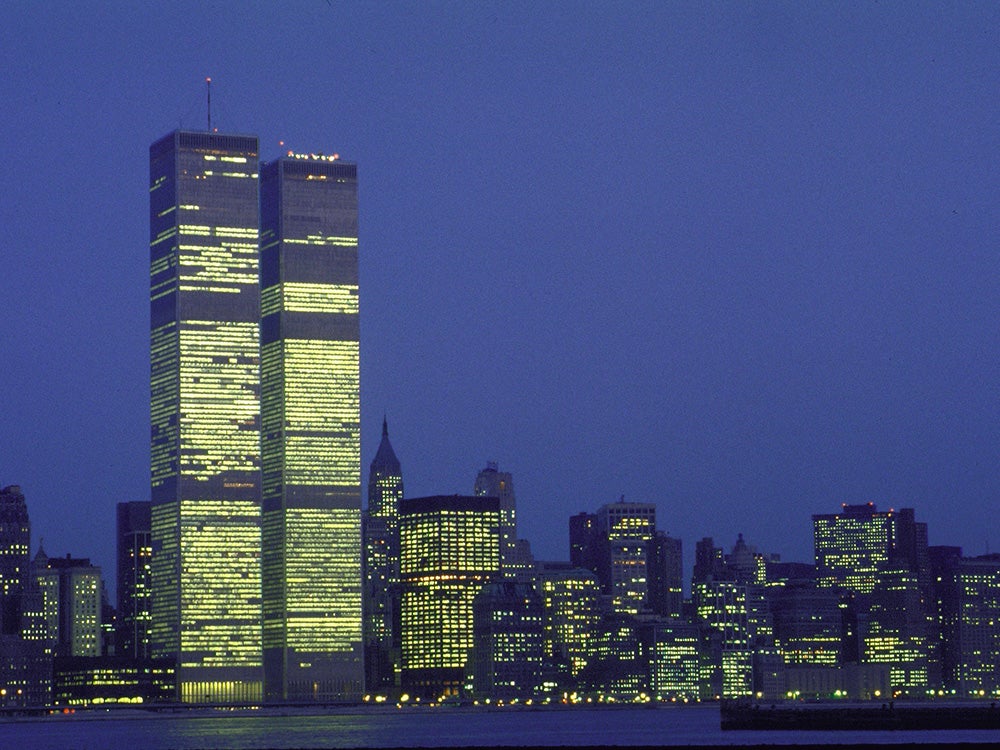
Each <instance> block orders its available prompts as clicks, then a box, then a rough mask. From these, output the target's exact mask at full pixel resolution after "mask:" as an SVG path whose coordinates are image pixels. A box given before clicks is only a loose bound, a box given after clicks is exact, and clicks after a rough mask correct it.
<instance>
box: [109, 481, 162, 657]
mask: <svg viewBox="0 0 1000 750" xmlns="http://www.w3.org/2000/svg"><path fill="white" fill-rule="evenodd" d="M117 530H118V638H117V650H116V655H117V656H127V657H131V658H133V659H148V658H149V624H150V619H151V617H152V613H151V609H150V598H151V596H152V592H151V590H150V580H149V577H150V567H151V564H152V557H153V545H152V541H151V539H150V535H151V531H150V504H149V503H148V502H145V501H141V500H139V501H133V502H126V503H118V510H117Z"/></svg>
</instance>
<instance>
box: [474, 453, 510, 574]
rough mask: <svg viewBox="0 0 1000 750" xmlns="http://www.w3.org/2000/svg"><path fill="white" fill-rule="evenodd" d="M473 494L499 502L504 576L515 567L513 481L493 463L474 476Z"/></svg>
mask: <svg viewBox="0 0 1000 750" xmlns="http://www.w3.org/2000/svg"><path fill="white" fill-rule="evenodd" d="M474 494H475V495H477V496H479V497H495V498H496V499H497V500H498V501H499V502H500V570H501V572H502V573H503V575H504V576H508V573H512V572H513V570H512V569H513V568H515V567H516V565H515V562H516V556H517V555H516V546H517V503H516V501H515V499H514V479H513V477H512V476H511V474H510V472H509V471H500V467H499V465H498V464H497V463H496V462H494V461H487V462H486V468H485V469H483V470H482V471H480V472H479V474H478V475H477V476H476V484H475V488H474Z"/></svg>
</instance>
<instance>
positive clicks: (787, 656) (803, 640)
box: [766, 579, 843, 665]
mask: <svg viewBox="0 0 1000 750" xmlns="http://www.w3.org/2000/svg"><path fill="white" fill-rule="evenodd" d="M766 595H767V599H768V602H769V604H770V609H771V614H772V617H773V621H774V640H775V645H776V646H777V647H778V649H779V650H780V652H781V655H782V657H783V659H784V663H785V664H789V665H798V664H827V665H835V664H840V663H841V662H842V659H843V612H842V610H841V606H840V595H839V593H838V592H837V590H835V589H831V588H820V587H818V586H816V584H815V582H814V581H813V580H811V579H797V580H794V581H788V582H786V583H785V584H784V585H780V586H770V587H768V588H767V590H766Z"/></svg>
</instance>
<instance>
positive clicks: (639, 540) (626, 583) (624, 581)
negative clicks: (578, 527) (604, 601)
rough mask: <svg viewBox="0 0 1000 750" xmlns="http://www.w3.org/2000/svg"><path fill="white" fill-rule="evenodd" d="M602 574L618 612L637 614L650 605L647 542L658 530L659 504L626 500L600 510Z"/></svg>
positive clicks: (600, 564) (598, 517) (604, 583)
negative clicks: (648, 602)
mask: <svg viewBox="0 0 1000 750" xmlns="http://www.w3.org/2000/svg"><path fill="white" fill-rule="evenodd" d="M597 530H598V534H599V542H598V544H599V555H598V571H597V574H598V577H599V578H600V579H601V586H602V588H603V590H604V593H606V594H608V595H609V596H611V603H612V607H613V608H614V610H615V611H616V612H623V613H628V614H635V613H638V612H640V611H642V610H644V609H645V608H646V606H647V594H648V573H647V556H646V545H647V543H648V542H649V541H650V540H651V539H652V538H653V534H654V533H655V532H656V506H655V505H653V504H652V503H636V502H626V501H625V500H624V499H622V500H619V501H618V502H616V503H608V504H606V505H602V506H601V507H600V508H599V509H598V510H597Z"/></svg>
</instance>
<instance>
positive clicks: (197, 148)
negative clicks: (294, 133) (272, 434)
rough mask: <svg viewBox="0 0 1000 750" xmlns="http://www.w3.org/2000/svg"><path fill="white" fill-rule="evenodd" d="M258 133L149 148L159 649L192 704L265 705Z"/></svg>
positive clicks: (194, 137) (188, 137)
mask: <svg viewBox="0 0 1000 750" xmlns="http://www.w3.org/2000/svg"><path fill="white" fill-rule="evenodd" d="M257 154H258V148H257V138H256V136H242V135H222V134H217V133H207V132H182V131H175V132H173V133H171V134H169V135H167V136H165V137H164V138H162V139H160V140H159V141H157V142H156V143H154V144H153V145H152V146H150V149H149V170H150V187H149V209H150V212H149V214H150V217H149V227H150V349H151V352H150V354H151V368H150V369H151V372H150V397H151V402H150V416H151V464H152V465H151V485H152V486H151V499H152V513H151V516H152V518H151V535H152V546H153V558H152V570H151V583H152V592H153V597H152V599H153V601H152V626H151V651H152V656H153V657H154V658H157V657H169V658H175V659H176V660H177V678H178V697H179V699H180V700H182V701H185V702H191V703H227V702H228V703H231V702H244V701H257V700H259V699H260V697H261V690H262V678H263V670H262V664H261V589H260V586H261V579H260V373H259V358H260V351H259V337H258V331H259V326H260V312H259V310H260V307H259V292H258V283H259V279H258V262H257V259H258V175H257V165H258V161H257Z"/></svg>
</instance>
